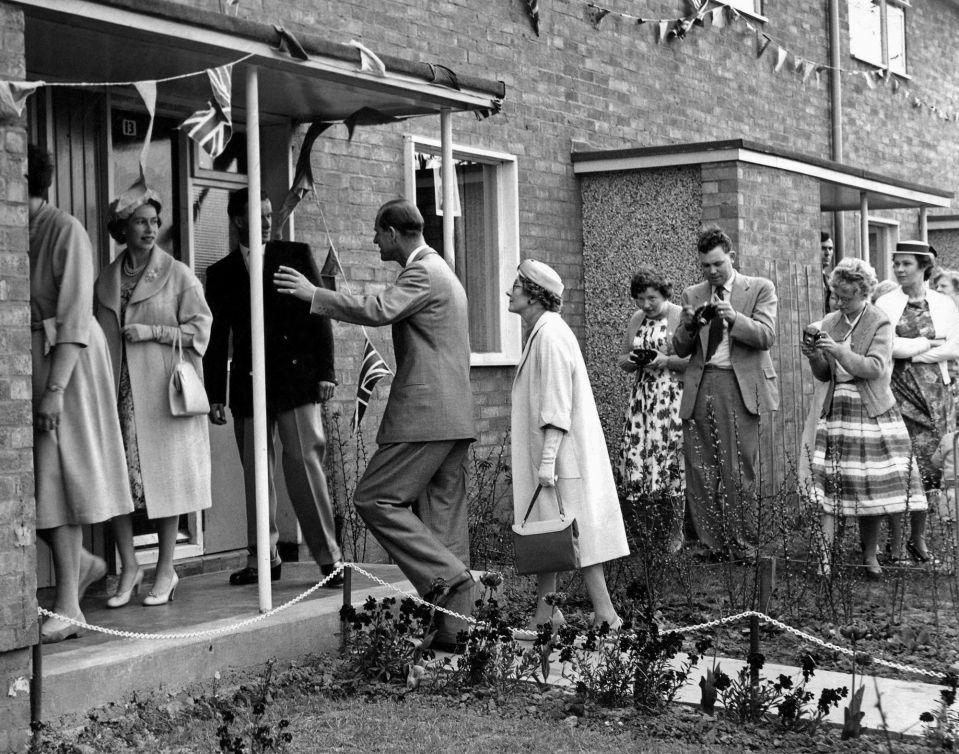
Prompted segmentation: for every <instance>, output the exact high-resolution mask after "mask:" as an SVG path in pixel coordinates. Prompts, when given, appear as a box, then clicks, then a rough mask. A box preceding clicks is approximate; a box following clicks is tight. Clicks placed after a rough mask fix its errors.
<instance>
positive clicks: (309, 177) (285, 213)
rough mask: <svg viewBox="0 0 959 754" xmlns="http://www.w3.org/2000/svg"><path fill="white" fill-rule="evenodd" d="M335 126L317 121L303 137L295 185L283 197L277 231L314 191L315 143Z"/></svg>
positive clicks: (276, 221) (277, 220)
mask: <svg viewBox="0 0 959 754" xmlns="http://www.w3.org/2000/svg"><path fill="white" fill-rule="evenodd" d="M332 125H333V124H332V123H330V122H329V121H322V120H317V121H314V122H313V123H311V124H310V127H309V129H308V130H307V132H306V136H304V137H303V145H302V146H301V147H300V154H299V156H298V157H297V158H296V170H295V171H294V172H293V183H292V185H291V186H290V190H289V191H287V192H286V196H285V197H283V206H282V207H280V211H279V212H278V213H277V216H276V220H275V224H276V227H277V229H282V228H283V226H284V225H286V221H287V220H288V219H289V218H290V215H292V214H293V210H294V209H296V205H297V204H299V203H300V200H302V199H303V197H304V196H306V195H307V194H309V193H310V192H311V191H312V190H313V165H312V163H311V162H310V154H311V153H312V151H313V143H314V142H315V141H316V139H317V137H318V136H319V135H320V134H321V133H323V132H324V131H325V130H326V129H328V128H329V127H330V126H332Z"/></svg>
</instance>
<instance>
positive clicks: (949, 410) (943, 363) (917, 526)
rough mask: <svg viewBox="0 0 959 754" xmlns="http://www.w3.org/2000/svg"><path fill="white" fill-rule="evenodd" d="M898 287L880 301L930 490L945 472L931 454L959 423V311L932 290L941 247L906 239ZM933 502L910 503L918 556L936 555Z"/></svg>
mask: <svg viewBox="0 0 959 754" xmlns="http://www.w3.org/2000/svg"><path fill="white" fill-rule="evenodd" d="M892 260H893V270H894V272H895V275H896V280H897V282H898V283H899V288H898V289H897V290H894V291H891V292H890V293H887V294H886V295H885V296H882V297H880V298H879V299H878V300H877V301H876V306H878V307H879V308H880V309H882V310H883V311H884V312H885V313H886V316H888V317H889V320H890V321H891V322H892V323H893V325H894V327H895V338H894V340H893V347H892V356H893V359H895V365H894V367H893V370H892V392H893V395H895V396H896V400H897V401H898V403H899V410H900V411H901V413H902V418H903V420H904V421H905V422H906V428H907V429H908V430H909V436H910V437H911V438H912V446H913V452H914V453H915V456H916V461H917V462H918V463H919V472H920V474H921V475H922V486H923V488H924V489H925V490H926V493H927V494H928V493H930V492H932V491H933V490H938V489H939V487H940V481H941V479H940V472H939V471H938V470H937V469H935V468H934V467H933V466H932V465H931V463H930V460H931V458H932V455H933V453H935V450H936V447H937V446H938V445H939V440H940V439H941V438H942V436H943V434H945V433H946V432H948V431H950V430H952V429H953V428H954V426H955V412H954V411H953V405H952V393H951V390H950V383H951V378H950V376H949V361H950V359H955V358H957V357H959V312H957V311H956V305H955V304H954V303H953V301H952V299H950V298H949V297H948V296H946V295H944V294H942V293H939V292H938V291H932V290H929V289H928V288H927V286H926V281H927V280H928V279H929V277H930V275H931V274H932V271H933V268H934V267H935V264H936V250H935V249H934V248H932V247H931V246H930V245H929V244H928V243H925V242H923V241H901V242H900V243H898V244H897V245H896V252H895V254H894V255H893V258H892ZM927 507H928V506H927V504H926V502H925V501H917V502H916V503H913V504H910V506H909V509H910V511H911V515H910V530H909V539H908V541H907V542H906V551H907V552H908V553H909V555H910V556H911V557H912V559H913V560H915V561H917V562H920V563H925V562H928V561H929V560H930V559H931V557H932V556H931V555H930V554H929V550H928V548H927V547H926V517H927ZM899 520H900V519H897V518H895V517H894V518H893V531H892V556H893V558H898V557H899V555H900V553H899V548H900V547H901V546H902V541H903V537H902V527H901V525H900V524H899Z"/></svg>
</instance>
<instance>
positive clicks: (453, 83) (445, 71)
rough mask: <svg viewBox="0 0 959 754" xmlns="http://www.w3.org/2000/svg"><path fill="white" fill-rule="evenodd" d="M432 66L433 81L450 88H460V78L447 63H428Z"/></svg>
mask: <svg viewBox="0 0 959 754" xmlns="http://www.w3.org/2000/svg"><path fill="white" fill-rule="evenodd" d="M427 65H428V66H429V67H430V76H431V79H430V80H431V81H432V82H433V83H434V84H439V85H440V86H448V87H449V88H450V89H459V88H460V80H459V77H458V76H457V75H456V73H455V72H454V71H453V70H452V69H451V68H447V67H446V66H445V65H440V64H439V63H427Z"/></svg>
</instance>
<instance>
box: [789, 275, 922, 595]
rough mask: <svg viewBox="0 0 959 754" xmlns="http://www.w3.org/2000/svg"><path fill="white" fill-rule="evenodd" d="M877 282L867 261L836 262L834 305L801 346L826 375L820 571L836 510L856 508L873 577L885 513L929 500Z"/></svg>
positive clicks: (815, 478)
mask: <svg viewBox="0 0 959 754" xmlns="http://www.w3.org/2000/svg"><path fill="white" fill-rule="evenodd" d="M876 283H877V281H876V273H875V271H874V270H873V269H872V267H870V265H869V263H868V262H865V261H863V260H861V259H853V258H845V259H843V260H842V261H841V262H839V264H837V265H836V267H835V269H833V271H832V275H831V276H830V279H829V287H830V289H831V291H832V301H833V306H834V311H832V312H831V313H829V314H827V315H826V317H825V318H824V319H823V321H822V326H821V329H820V330H819V332H818V334H813V333H809V335H810V337H809V339H808V340H807V339H806V338H804V339H803V342H802V344H801V346H800V348H801V350H802V353H803V355H804V356H805V357H806V358H807V359H809V366H810V367H811V368H812V372H813V374H814V375H815V377H816V378H817V379H819V380H822V381H824V382H828V383H829V389H828V392H827V393H826V399H825V401H824V403H823V409H822V413H821V414H820V415H819V417H818V419H817V420H816V422H817V423H816V433H815V437H816V440H815V446H814V447H813V449H812V459H811V461H810V467H811V475H812V480H811V489H810V490H809V492H810V495H811V496H812V498H813V499H814V500H815V501H816V502H817V503H818V505H819V506H820V508H821V510H822V516H821V524H822V534H823V545H824V547H823V550H822V553H821V564H822V571H823V572H827V571H828V569H829V567H830V562H831V557H832V556H833V555H834V552H833V550H834V547H833V543H834V541H835V529H836V518H837V516H857V517H858V518H859V535H860V539H861V541H862V550H863V564H864V566H865V569H866V575H867V577H869V578H873V579H878V578H880V577H881V576H882V570H881V568H880V567H879V561H878V559H877V556H878V542H879V528H880V521H881V517H882V516H883V515H885V514H893V515H895V516H901V515H902V513H903V512H904V511H905V510H907V508H908V509H913V510H914V509H916V508H918V507H925V503H926V498H925V495H924V494H923V491H922V485H921V484H920V480H919V473H918V468H917V466H916V463H915V460H914V459H913V455H912V445H911V442H910V439H909V434H908V432H907V431H906V425H905V424H904V423H903V420H902V416H901V415H900V413H899V409H898V407H897V405H896V399H895V397H894V396H893V394H892V390H891V389H890V386H889V381H890V376H891V374H892V365H893V361H892V347H893V328H892V324H891V323H890V322H889V318H888V317H887V316H886V315H885V314H884V313H883V312H882V311H881V310H880V309H879V308H877V307H876V306H874V305H873V304H870V303H869V297H870V294H871V293H872V291H873V289H874V288H875V287H876Z"/></svg>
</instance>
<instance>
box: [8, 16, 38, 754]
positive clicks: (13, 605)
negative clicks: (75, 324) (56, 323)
mask: <svg viewBox="0 0 959 754" xmlns="http://www.w3.org/2000/svg"><path fill="white" fill-rule="evenodd" d="M0 28H2V29H3V34H2V36H0V76H2V77H4V78H10V79H14V80H19V79H23V78H24V74H25V65H24V49H23V15H22V13H21V11H20V10H19V9H18V8H16V7H15V6H12V5H8V4H0ZM26 152H27V147H26V132H25V130H24V128H23V125H22V123H20V122H17V121H0V521H3V526H2V527H0V699H2V700H3V701H2V702H0V751H14V750H19V749H21V748H22V747H23V746H24V745H25V743H26V738H27V734H28V732H29V724H30V697H29V693H28V685H27V684H28V679H29V677H30V672H31V670H30V651H29V650H28V649H24V648H25V647H29V646H30V645H31V644H33V643H34V642H35V641H36V635H37V634H36V631H37V628H36V621H37V603H36V599H35V596H34V595H35V591H36V575H35V574H36V547H35V541H36V540H35V530H34V500H33V454H32V446H33V430H32V413H33V411H32V400H31V396H32V387H31V378H30V373H31V357H30V263H29V259H28V257H27V206H26V201H27V187H26V181H25V180H24V178H23V174H24V173H25V172H26V156H27V155H26Z"/></svg>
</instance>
